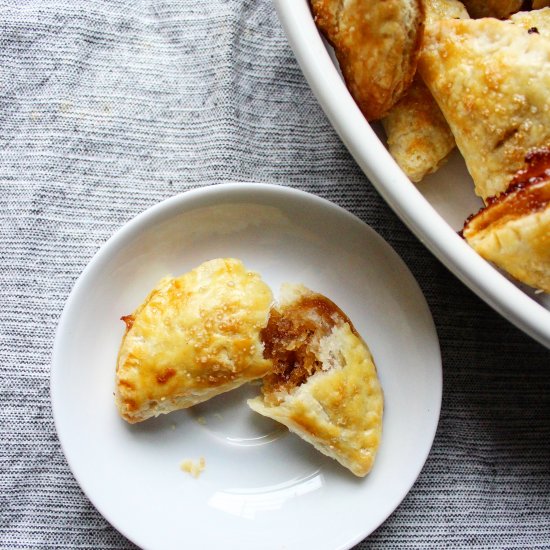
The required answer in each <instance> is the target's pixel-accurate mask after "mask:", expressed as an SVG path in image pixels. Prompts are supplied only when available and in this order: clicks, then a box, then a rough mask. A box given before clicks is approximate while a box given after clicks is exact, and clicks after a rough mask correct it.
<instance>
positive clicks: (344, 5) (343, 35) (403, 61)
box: [310, 0, 424, 120]
mask: <svg viewBox="0 0 550 550" xmlns="http://www.w3.org/2000/svg"><path fill="white" fill-rule="evenodd" d="M310 2H311V7H312V11H313V15H314V18H315V22H316V24H317V26H318V28H319V29H320V30H321V32H322V33H323V34H324V35H325V36H326V38H327V39H328V40H329V42H330V43H331V44H332V45H333V46H334V50H335V53H336V57H337V59H338V63H339V65H340V69H341V71H342V74H343V76H344V79H345V81H346V84H347V86H348V89H349V91H350V93H351V95H352V96H353V98H354V99H355V101H356V103H357V105H358V106H359V108H360V109H361V111H362V112H363V114H364V115H365V117H366V118H367V120H378V119H380V118H382V117H383V116H385V115H386V114H387V112H388V111H389V110H390V109H391V107H393V105H395V103H397V101H399V99H400V98H401V97H402V96H403V94H404V93H405V91H406V90H407V88H408V87H409V86H410V84H411V82H412V80H413V78H414V74H415V72H416V66H417V61H418V53H419V49H420V41H421V37H422V30H423V21H424V11H423V8H422V3H421V0H373V1H364V0H346V1H345V2H343V1H342V0H310Z"/></svg>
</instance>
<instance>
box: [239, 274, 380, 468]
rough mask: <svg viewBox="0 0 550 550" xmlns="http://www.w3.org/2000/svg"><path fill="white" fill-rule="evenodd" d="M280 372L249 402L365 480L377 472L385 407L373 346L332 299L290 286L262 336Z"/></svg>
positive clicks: (266, 351) (283, 292) (284, 290)
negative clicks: (372, 354)
mask: <svg viewBox="0 0 550 550" xmlns="http://www.w3.org/2000/svg"><path fill="white" fill-rule="evenodd" d="M262 339H263V341H264V344H265V355H266V357H267V358H269V359H270V360H272V361H273V371H272V372H271V373H270V374H268V375H267V376H266V377H265V378H264V384H263V388H262V393H263V397H257V398H255V399H251V400H249V401H248V404H249V406H250V407H251V408H252V409H253V410H254V411H256V412H258V413H260V414H262V415H264V416H267V417H270V418H273V419H274V420H277V421H278V422H281V423H282V424H284V425H285V426H287V427H288V428H289V429H290V430H291V431H292V432H294V433H296V434H297V435H299V436H300V437H301V438H302V439H304V440H305V441H307V442H309V443H311V444H312V445H313V446H314V447H315V448H316V449H317V450H319V451H320V452H322V453H323V454H325V455H327V456H330V457H332V458H334V459H336V460H337V461H338V462H340V464H342V465H343V466H345V467H346V468H348V469H349V470H351V471H352V472H353V473H354V474H355V475H357V476H360V477H362V476H365V475H366V474H367V473H368V472H369V471H370V470H371V468H372V466H373V464H374V459H375V456H376V452H377V450H378V446H379V443H380V438H381V433H382V414H383V408H384V400H383V395H382V389H381V386H380V383H379V381H378V376H377V372H376V367H375V365H374V361H373V358H372V356H371V354H370V351H369V349H368V347H367V345H366V344H365V343H364V342H363V340H362V339H361V338H360V336H359V335H358V334H357V332H356V330H355V328H354V327H353V325H352V323H351V321H350V320H349V319H348V317H347V316H346V315H345V314H344V313H343V312H342V311H341V310H340V309H339V308H338V307H337V306H336V305H335V304H334V303H333V302H331V301H330V300H329V299H328V298H326V297H325V296H322V295H320V294H316V293H314V292H311V291H310V290H308V289H307V288H305V287H303V286H301V285H283V288H282V297H281V302H280V304H279V306H278V307H276V308H274V309H273V310H272V312H271V315H270V319H269V323H268V325H267V327H266V329H265V330H264V331H263V332H262Z"/></svg>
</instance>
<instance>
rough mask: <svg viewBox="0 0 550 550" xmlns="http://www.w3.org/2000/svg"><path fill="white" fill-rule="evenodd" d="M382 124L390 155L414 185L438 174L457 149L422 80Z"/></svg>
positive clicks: (445, 122) (408, 92) (440, 113)
mask: <svg viewBox="0 0 550 550" xmlns="http://www.w3.org/2000/svg"><path fill="white" fill-rule="evenodd" d="M382 124H383V126H384V130H385V132H386V136H387V144H388V150H389V152H390V154H391V155H392V157H393V158H394V159H395V162H397V164H398V165H399V167H400V168H401V169H402V170H403V172H405V174H407V176H408V177H409V179H410V180H411V181H414V182H419V181H421V180H422V179H423V178H424V177H425V176H427V175H428V174H431V173H433V172H435V171H436V170H437V169H438V168H439V167H440V166H441V164H443V163H444V162H445V160H446V158H447V157H448V155H449V153H450V152H451V151H452V150H453V149H454V147H455V139H454V137H453V134H452V132H451V129H450V128H449V125H448V124H447V121H446V120H445V117H444V116H443V113H442V112H441V110H440V109H439V107H438V105H437V103H436V101H435V99H434V98H433V96H432V94H431V92H430V90H428V88H427V87H426V85H425V84H424V82H423V81H422V79H421V78H420V77H417V78H415V80H414V81H413V84H412V86H411V87H410V88H409V89H408V90H407V92H406V93H405V96H404V97H403V98H401V100H399V101H398V103H397V104H396V105H394V107H393V108H392V109H391V111H390V112H389V113H388V115H387V116H386V117H385V118H383V119H382Z"/></svg>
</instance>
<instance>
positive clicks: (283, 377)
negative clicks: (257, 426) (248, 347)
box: [260, 294, 357, 401]
mask: <svg viewBox="0 0 550 550" xmlns="http://www.w3.org/2000/svg"><path fill="white" fill-rule="evenodd" d="M342 323H348V324H349V325H350V327H351V329H352V331H353V332H354V333H355V334H357V333H356V331H355V329H354V328H353V325H352V323H351V321H350V320H349V318H348V317H347V315H346V314H345V313H344V312H343V311H342V310H341V309H340V308H339V307H338V306H337V305H336V304H334V303H333V302H332V301H331V300H329V299H328V298H326V297H325V296H323V295H321V294H308V295H307V296H302V297H301V298H299V299H298V300H296V301H294V302H292V303H291V304H288V305H285V306H282V307H281V308H279V309H277V308H273V309H272V310H271V312H270V315H269V320H268V323H267V326H266V328H264V329H263V330H262V332H261V334H260V337H261V339H262V342H263V344H264V357H265V358H266V359H271V360H272V361H273V370H272V372H271V373H270V374H268V375H267V376H266V377H265V378H264V383H263V387H262V392H263V394H264V398H265V399H266V400H268V401H270V400H272V399H273V398H275V397H274V396H273V393H275V392H281V391H285V392H289V391H290V390H292V389H293V388H295V387H297V386H300V385H301V384H303V383H304V382H305V381H306V380H307V379H308V378H309V377H310V376H311V375H312V374H314V373H315V372H317V371H318V370H319V369H321V368H322V364H321V362H320V361H319V359H318V350H319V341H320V340H321V339H322V338H323V337H324V336H327V335H329V334H330V333H331V331H332V329H333V327H334V326H336V325H340V324H342Z"/></svg>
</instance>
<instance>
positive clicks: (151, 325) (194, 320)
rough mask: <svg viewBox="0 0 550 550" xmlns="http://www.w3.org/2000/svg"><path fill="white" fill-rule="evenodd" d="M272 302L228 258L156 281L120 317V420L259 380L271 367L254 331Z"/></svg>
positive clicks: (146, 415) (135, 419)
mask: <svg viewBox="0 0 550 550" xmlns="http://www.w3.org/2000/svg"><path fill="white" fill-rule="evenodd" d="M271 302H272V293H271V290H270V289H269V287H268V286H267V285H266V284H265V283H264V282H263V281H262V280H261V278H260V276H259V275H258V274H257V273H254V272H252V271H248V270H247V269H246V268H245V267H244V265H243V264H242V262H240V261H239V260H235V259H231V258H226V259H216V260H211V261H208V262H205V263H203V264H202V265H200V266H199V267H197V268H196V269H194V270H192V271H190V272H189V273H186V274H185V275H182V276H181V277H177V278H172V277H168V278H165V279H162V280H161V281H160V282H159V283H158V285H157V286H156V287H155V288H154V289H153V290H152V291H151V293H150V294H149V296H147V298H146V299H145V301H144V302H143V303H142V304H141V305H140V306H139V307H138V308H137V309H136V311H134V313H133V314H132V315H128V316H125V317H123V320H124V321H125V322H126V327H127V328H126V333H125V335H124V337H123V340H122V343H121V346H120V350H119V354H118V361H117V369H116V392H115V396H116V403H117V406H118V409H119V412H120V414H121V416H122V417H123V418H124V419H125V420H127V421H128V422H131V423H134V422H140V421H142V420H145V419H147V418H150V417H152V416H158V415H159V414H162V413H168V412H171V411H173V410H176V409H182V408H186V407H190V406H192V405H195V404H197V403H200V402H202V401H205V400H207V399H209V398H211V397H213V396H215V395H218V394H220V393H223V392H226V391H228V390H231V389H233V388H236V387H238V386H240V385H242V384H244V383H245V382H248V381H250V380H254V379H256V378H260V377H262V376H264V375H265V374H266V373H267V372H268V371H269V369H270V368H271V366H272V364H271V361H270V360H269V359H265V358H264V357H263V344H262V341H261V339H260V331H261V330H262V328H264V327H265V325H266V323H267V319H268V315H269V310H270V306H271Z"/></svg>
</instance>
